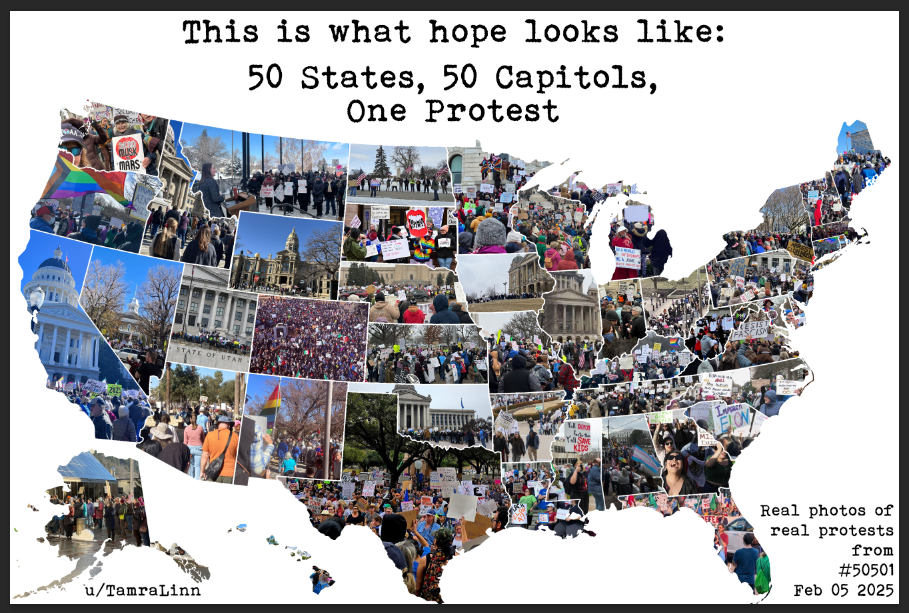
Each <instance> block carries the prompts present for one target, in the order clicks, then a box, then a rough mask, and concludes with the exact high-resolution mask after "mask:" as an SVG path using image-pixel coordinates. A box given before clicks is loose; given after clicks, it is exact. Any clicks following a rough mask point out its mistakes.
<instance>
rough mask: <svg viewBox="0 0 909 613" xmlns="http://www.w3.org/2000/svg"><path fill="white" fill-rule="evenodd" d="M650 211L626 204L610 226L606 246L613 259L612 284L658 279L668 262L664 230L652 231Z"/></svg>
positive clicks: (643, 206)
mask: <svg viewBox="0 0 909 613" xmlns="http://www.w3.org/2000/svg"><path fill="white" fill-rule="evenodd" d="M654 223H655V222H654V218H653V213H652V211H651V207H650V206H649V205H646V204H639V203H637V202H636V201H634V200H627V201H626V203H625V208H623V209H622V212H621V213H620V214H619V215H618V216H617V217H614V218H613V219H612V220H611V221H610V224H609V246H610V248H611V249H612V253H613V255H614V256H615V266H616V267H615V271H614V272H613V273H612V280H613V281H619V280H623V279H636V278H644V277H659V276H661V275H662V274H663V268H665V266H666V263H667V262H668V261H669V258H671V257H672V244H671V243H670V241H669V236H668V235H667V234H666V230H662V229H660V230H657V231H656V232H654V234H653V236H648V234H650V233H651V232H652V231H653V228H654Z"/></svg>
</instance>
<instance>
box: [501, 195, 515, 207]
mask: <svg viewBox="0 0 909 613" xmlns="http://www.w3.org/2000/svg"><path fill="white" fill-rule="evenodd" d="M499 202H500V203H503V204H511V203H512V202H514V194H511V193H508V192H502V193H501V194H499Z"/></svg>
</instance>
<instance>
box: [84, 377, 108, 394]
mask: <svg viewBox="0 0 909 613" xmlns="http://www.w3.org/2000/svg"><path fill="white" fill-rule="evenodd" d="M82 389H83V390H84V391H88V392H90V393H92V394H101V393H103V392H106V391H107V384H105V383H101V382H100V381H98V380H96V379H89V380H88V381H86V382H85V383H83V384H82Z"/></svg>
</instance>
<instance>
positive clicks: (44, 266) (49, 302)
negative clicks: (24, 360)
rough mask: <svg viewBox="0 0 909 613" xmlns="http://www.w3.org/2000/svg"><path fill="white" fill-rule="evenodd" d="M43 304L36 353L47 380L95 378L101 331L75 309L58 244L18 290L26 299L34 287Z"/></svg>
mask: <svg viewBox="0 0 909 613" xmlns="http://www.w3.org/2000/svg"><path fill="white" fill-rule="evenodd" d="M39 287H40V288H41V290H42V291H43V292H44V304H43V305H42V307H41V310H40V311H39V312H38V317H37V320H38V323H37V325H36V326H35V332H37V333H38V356H39V358H40V360H41V364H43V365H44V369H45V371H47V376H48V377H49V378H50V379H51V381H58V380H60V379H63V382H64V383H69V382H71V381H72V382H76V383H85V382H86V381H88V380H89V379H98V372H99V370H100V368H99V365H98V363H99V353H100V351H101V345H100V343H102V342H103V340H102V338H101V334H100V333H99V332H98V329H97V328H96V327H95V324H93V323H92V321H91V320H90V319H89V318H88V316H87V315H85V313H84V312H82V311H81V310H80V309H79V293H78V292H77V291H76V282H75V280H74V279H73V275H72V271H71V270H70V268H69V265H68V264H67V263H66V261H65V260H64V259H63V251H61V250H60V247H57V248H56V249H55V250H54V257H52V258H48V259H46V260H44V261H43V262H41V265H40V266H38V269H37V270H36V271H35V272H34V273H33V274H32V280H31V281H29V282H28V283H27V284H26V285H25V287H24V288H23V290H22V293H23V294H24V295H25V299H26V300H28V298H29V296H31V294H32V292H33V291H36V290H37V289H38V288H39Z"/></svg>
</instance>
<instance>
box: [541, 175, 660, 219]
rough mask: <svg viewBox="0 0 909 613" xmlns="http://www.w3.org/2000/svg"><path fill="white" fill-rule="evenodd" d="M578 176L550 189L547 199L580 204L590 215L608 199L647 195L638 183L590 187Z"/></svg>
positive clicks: (621, 182) (573, 176)
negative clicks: (639, 187)
mask: <svg viewBox="0 0 909 613" xmlns="http://www.w3.org/2000/svg"><path fill="white" fill-rule="evenodd" d="M578 174H579V173H573V174H571V175H570V176H569V177H568V178H567V179H566V180H565V182H564V183H561V184H560V185H555V186H553V187H552V188H550V189H549V191H548V192H545V193H546V195H547V197H550V198H561V199H564V200H571V201H577V202H580V203H581V204H583V205H584V207H585V208H586V210H587V212H588V213H589V212H591V211H592V210H593V207H594V206H595V205H596V204H597V203H600V202H604V201H605V200H606V198H618V197H620V196H625V197H627V196H630V195H632V194H641V193H643V194H646V193H647V192H646V191H645V192H641V191H640V190H639V189H638V184H637V183H631V184H626V182H625V181H618V182H616V183H607V184H606V185H603V186H602V187H590V186H588V185H587V184H586V183H585V182H584V181H583V180H578Z"/></svg>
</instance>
